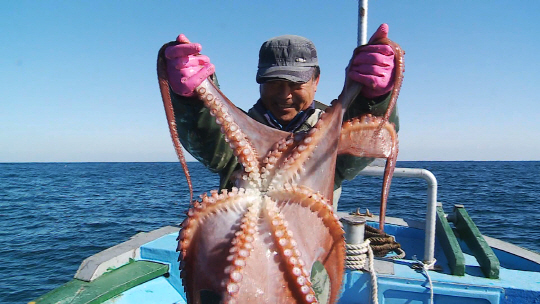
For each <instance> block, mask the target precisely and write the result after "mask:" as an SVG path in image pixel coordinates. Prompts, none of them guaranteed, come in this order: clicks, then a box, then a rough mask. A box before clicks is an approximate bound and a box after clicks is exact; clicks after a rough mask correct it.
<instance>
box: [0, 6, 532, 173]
mask: <svg viewBox="0 0 540 304" xmlns="http://www.w3.org/2000/svg"><path fill="white" fill-rule="evenodd" d="M357 7H358V4H357V2H356V1H352V0H342V1H322V0H321V1H314V0H311V1H154V2H151V1H21V0H19V1H5V2H4V3H3V4H2V7H1V8H0V39H1V41H2V45H1V46H0V71H1V72H0V91H1V95H0V96H1V97H0V162H57V161H66V162H70V161H175V160H176V156H175V154H174V150H173V147H172V143H171V140H170V137H169V133H168V129H167V124H166V120H165V114H164V111H163V106H162V103H161V99H160V95H159V90H158V85H157V79H156V73H155V61H156V55H157V51H158V49H159V48H160V46H161V45H162V44H163V43H165V42H167V41H170V40H174V39H175V38H176V36H177V35H178V34H179V33H184V34H186V36H187V37H188V38H190V39H191V40H192V41H194V42H199V43H201V44H202V46H203V51H202V53H204V54H206V55H208V56H209V57H210V58H211V60H212V62H213V63H214V64H215V65H216V71H217V73H218V75H219V79H220V84H221V88H222V90H223V91H224V92H225V94H226V95H227V96H228V97H229V98H230V99H231V100H232V101H233V102H235V103H236V104H237V105H238V106H239V107H240V108H243V109H245V110H247V109H248V108H249V107H250V106H251V105H252V104H253V103H254V102H255V101H256V100H257V98H258V94H259V93H258V85H257V84H256V82H255V72H256V66H257V55H258V49H259V47H260V45H261V43H262V42H264V41H265V40H267V39H268V38H270V37H274V36H277V35H282V34H296V35H301V36H305V37H308V38H310V39H311V40H313V42H314V43H315V45H316V46H317V49H318V53H319V62H320V65H321V70H322V74H321V82H320V85H319V88H318V92H317V95H316V98H317V99H318V100H320V101H322V102H325V103H329V102H330V101H331V100H332V99H333V98H335V97H337V95H338V94H339V92H340V90H341V88H342V84H343V79H344V69H345V66H346V65H347V62H348V60H349V58H350V56H351V54H352V50H353V48H354V47H355V44H356V36H357ZM538 12H540V1H487V0H486V1H481V0H478V1H383V0H372V1H370V3H369V16H368V33H369V34H368V35H371V33H373V31H374V30H375V29H376V28H377V26H378V25H379V24H381V23H383V22H384V23H388V24H389V26H390V38H391V39H392V40H394V41H396V42H398V43H400V44H401V46H402V47H403V49H404V50H405V51H406V57H405V64H406V71H405V81H404V84H403V89H402V91H401V95H400V99H399V100H398V107H399V112H400V119H401V131H400V134H399V140H400V155H399V158H398V159H399V160H540V136H539V135H538V132H539V131H540V115H539V114H540V98H539V97H538V96H537V95H536V94H537V91H538V86H539V83H540V76H539V75H540V73H539V72H538V70H539V68H540V60H539V59H538V58H539V56H538V55H537V53H538V50H539V49H540V39H539V37H540V21H538Z"/></svg>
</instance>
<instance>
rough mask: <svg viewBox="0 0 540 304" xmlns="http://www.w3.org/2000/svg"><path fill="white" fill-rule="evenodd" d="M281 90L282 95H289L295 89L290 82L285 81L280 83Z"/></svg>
mask: <svg viewBox="0 0 540 304" xmlns="http://www.w3.org/2000/svg"><path fill="white" fill-rule="evenodd" d="M279 91H280V94H281V96H283V97H289V96H290V95H291V93H292V91H293V90H292V87H291V85H290V83H289V82H285V81H284V82H282V83H281V84H280V86H279Z"/></svg>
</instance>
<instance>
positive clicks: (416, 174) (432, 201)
mask: <svg viewBox="0 0 540 304" xmlns="http://www.w3.org/2000/svg"><path fill="white" fill-rule="evenodd" d="M360 175H364V176H383V175H384V167H375V166H368V167H366V168H365V169H364V170H362V171H361V172H360ZM394 177H409V178H422V179H424V180H425V181H426V182H427V184H428V188H427V200H428V201H427V212H426V227H425V231H426V236H425V242H424V260H423V262H424V263H425V264H427V265H432V264H433V262H435V224H436V212H437V179H436V178H435V175H433V173H431V172H430V171H428V170H426V169H416V168H396V169H395V170H394Z"/></svg>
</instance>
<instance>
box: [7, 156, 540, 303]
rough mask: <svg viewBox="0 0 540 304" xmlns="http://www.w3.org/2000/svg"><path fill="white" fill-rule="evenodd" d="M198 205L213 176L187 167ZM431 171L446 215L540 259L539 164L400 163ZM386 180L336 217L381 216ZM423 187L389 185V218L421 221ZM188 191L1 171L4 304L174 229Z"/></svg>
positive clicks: (117, 179) (51, 169) (61, 169)
mask: <svg viewBox="0 0 540 304" xmlns="http://www.w3.org/2000/svg"><path fill="white" fill-rule="evenodd" d="M189 167H190V170H191V176H192V179H193V185H194V190H195V193H196V195H200V194H202V193H203V192H205V191H208V190H211V189H214V188H217V186H218V179H217V176H215V175H213V174H211V173H209V172H208V171H207V170H206V169H205V168H204V167H202V166H201V165H200V164H199V163H189ZM398 167H406V168H424V169H427V170H430V171H431V172H432V173H433V174H434V175H435V176H436V178H437V181H438V185H439V186H438V201H440V202H442V203H443V206H444V208H445V211H446V212H450V211H451V210H452V207H453V205H454V204H462V205H465V207H466V210H467V211H468V212H469V214H470V215H471V217H472V218H473V220H474V221H475V223H476V224H477V226H478V227H479V229H480V231H481V232H482V233H483V234H486V235H488V236H491V237H496V238H500V239H502V240H505V241H508V242H511V243H514V244H516V245H519V246H522V247H524V248H527V249H530V250H533V251H537V252H540V212H539V208H540V205H539V204H538V198H539V197H540V162H538V161H535V162H398ZM381 183H382V179H381V178H376V177H362V176H359V177H358V178H356V179H355V180H353V181H347V182H346V183H345V184H344V190H343V194H342V198H341V201H340V204H339V210H340V211H352V210H356V209H357V208H360V210H361V211H364V210H365V209H366V208H368V209H369V210H370V211H372V212H374V213H378V208H379V193H380V188H381ZM426 188H427V187H426V182H425V181H424V180H422V179H404V178H394V180H393V182H392V188H391V191H390V197H389V201H388V211H387V215H388V216H395V217H406V218H421V219H423V218H425V213H426ZM188 193H189V192H188V188H187V184H186V179H185V177H184V175H183V171H182V169H181V167H180V165H179V164H178V163H0V244H1V246H2V247H1V249H0V303H27V302H28V301H30V300H33V299H35V298H37V297H38V296H40V295H42V294H44V293H46V292H48V291H50V290H52V289H54V288H56V287H58V286H60V285H62V284H64V283H65V282H67V281H69V280H70V279H72V278H73V275H74V274H75V271H76V270H77V268H78V267H79V264H80V263H81V262H82V260H84V259H85V258H87V257H88V256H91V255H93V254H95V253H97V252H99V251H101V250H104V249H106V248H108V247H111V246H113V245H116V244H118V243H120V242H123V241H126V240H128V239H129V238H130V237H131V236H133V235H134V234H136V233H138V232H141V231H151V230H154V229H157V228H159V227H162V226H165V225H178V224H179V223H180V222H181V221H182V219H183V217H184V213H185V212H186V210H187V207H188V205H187V202H188V200H189V194H188Z"/></svg>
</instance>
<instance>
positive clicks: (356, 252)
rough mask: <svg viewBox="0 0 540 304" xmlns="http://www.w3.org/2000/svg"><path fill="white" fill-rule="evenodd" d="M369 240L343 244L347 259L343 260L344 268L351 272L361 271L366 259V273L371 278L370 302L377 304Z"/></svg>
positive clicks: (375, 281) (374, 273) (375, 275)
mask: <svg viewBox="0 0 540 304" xmlns="http://www.w3.org/2000/svg"><path fill="white" fill-rule="evenodd" d="M369 243H370V242H369V239H367V240H365V241H364V242H363V243H361V244H354V245H353V244H345V246H346V249H347V258H346V260H345V268H347V269H352V270H362V269H364V266H365V264H366V257H367V259H368V262H369V264H368V271H369V274H370V276H371V302H372V303H374V304H378V303H379V299H378V290H377V273H376V272H375V267H374V265H373V250H371V246H369Z"/></svg>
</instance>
